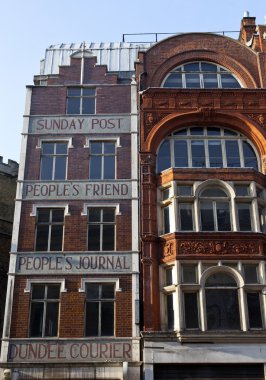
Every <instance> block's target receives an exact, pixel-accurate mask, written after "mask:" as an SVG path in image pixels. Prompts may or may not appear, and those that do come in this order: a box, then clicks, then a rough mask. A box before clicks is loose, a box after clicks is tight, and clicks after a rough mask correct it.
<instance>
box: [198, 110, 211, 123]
mask: <svg viewBox="0 0 266 380" xmlns="http://www.w3.org/2000/svg"><path fill="white" fill-rule="evenodd" d="M199 112H200V113H201V118H202V120H205V121H210V120H211V119H212V118H213V115H214V112H215V111H214V109H213V108H210V107H200V108H199Z"/></svg>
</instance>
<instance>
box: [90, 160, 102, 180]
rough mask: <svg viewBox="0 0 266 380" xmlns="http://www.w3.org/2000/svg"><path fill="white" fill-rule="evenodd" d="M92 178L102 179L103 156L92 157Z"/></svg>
mask: <svg viewBox="0 0 266 380" xmlns="http://www.w3.org/2000/svg"><path fill="white" fill-rule="evenodd" d="M90 179H102V156H91V157H90Z"/></svg>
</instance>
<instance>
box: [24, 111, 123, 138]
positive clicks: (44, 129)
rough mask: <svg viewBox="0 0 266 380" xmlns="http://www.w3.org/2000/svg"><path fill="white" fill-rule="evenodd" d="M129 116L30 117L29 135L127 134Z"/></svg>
mask: <svg viewBox="0 0 266 380" xmlns="http://www.w3.org/2000/svg"><path fill="white" fill-rule="evenodd" d="M129 132H130V116H129V115H125V116H121V115H119V116H116V115H104V116H103V115H101V116H99V115H93V116H86V117H65V116H52V117H51V116H49V117H40V116H31V117H30V124H29V133H35V134H47V133H49V134H50V133H51V134H58V133H62V134H76V133H77V134H78V133H90V134H91V133H129Z"/></svg>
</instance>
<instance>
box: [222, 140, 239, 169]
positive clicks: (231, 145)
mask: <svg viewBox="0 0 266 380" xmlns="http://www.w3.org/2000/svg"><path fill="white" fill-rule="evenodd" d="M225 148H226V158H227V166H228V167H229V168H234V167H238V168H239V167H240V156H239V148H238V142H237V141H226V142H225Z"/></svg>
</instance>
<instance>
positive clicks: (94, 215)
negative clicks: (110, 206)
mask: <svg viewBox="0 0 266 380" xmlns="http://www.w3.org/2000/svg"><path fill="white" fill-rule="evenodd" d="M101 210H102V209H100V208H98V207H93V208H90V209H89V222H90V223H92V222H100V221H101Z"/></svg>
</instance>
